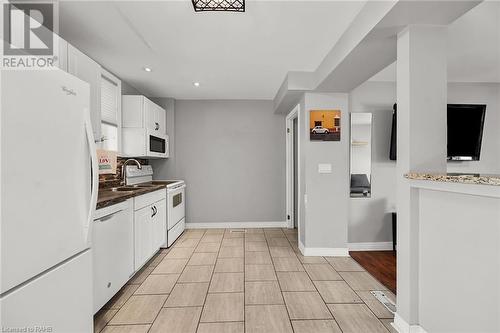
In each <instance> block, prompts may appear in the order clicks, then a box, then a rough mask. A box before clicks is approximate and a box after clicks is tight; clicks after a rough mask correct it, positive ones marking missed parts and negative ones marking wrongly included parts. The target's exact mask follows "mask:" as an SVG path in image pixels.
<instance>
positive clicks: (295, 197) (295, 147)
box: [285, 105, 300, 239]
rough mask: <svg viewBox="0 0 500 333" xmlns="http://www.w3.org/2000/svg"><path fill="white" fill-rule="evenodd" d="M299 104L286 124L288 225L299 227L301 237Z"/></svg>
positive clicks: (288, 116)
mask: <svg viewBox="0 0 500 333" xmlns="http://www.w3.org/2000/svg"><path fill="white" fill-rule="evenodd" d="M299 108H300V106H299V105H297V106H296V107H295V108H294V109H293V110H292V111H291V112H290V113H289V114H288V115H287V116H286V118H285V125H286V218H287V227H288V228H290V229H297V230H298V233H299V234H298V236H299V239H300V218H299V217H300V200H299V193H300V181H299V177H300V176H299V175H300V170H299V169H300V163H299V161H300V135H299V129H300V120H299Z"/></svg>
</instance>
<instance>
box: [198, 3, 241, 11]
mask: <svg viewBox="0 0 500 333" xmlns="http://www.w3.org/2000/svg"><path fill="white" fill-rule="evenodd" d="M191 1H192V2H193V7H194V11H195V12H203V11H219V12H244V11H245V0H191Z"/></svg>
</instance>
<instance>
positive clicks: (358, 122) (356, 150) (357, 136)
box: [350, 113, 372, 198]
mask: <svg viewBox="0 0 500 333" xmlns="http://www.w3.org/2000/svg"><path fill="white" fill-rule="evenodd" d="M371 171H372V114H371V113H351V172H350V175H351V197H353V198H369V197H370V196H371V192H372V191H371V183H372V179H371V178H372V177H371Z"/></svg>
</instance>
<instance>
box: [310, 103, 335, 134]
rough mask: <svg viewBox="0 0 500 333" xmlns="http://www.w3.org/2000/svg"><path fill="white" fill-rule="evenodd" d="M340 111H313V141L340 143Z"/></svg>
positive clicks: (311, 119) (311, 126) (311, 132)
mask: <svg viewBox="0 0 500 333" xmlns="http://www.w3.org/2000/svg"><path fill="white" fill-rule="evenodd" d="M340 115H341V112H340V110H311V111H310V112H309V139H310V140H311V141H340V127H341V126H340Z"/></svg>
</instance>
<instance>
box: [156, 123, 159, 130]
mask: <svg viewBox="0 0 500 333" xmlns="http://www.w3.org/2000/svg"><path fill="white" fill-rule="evenodd" d="M159 129H160V124H158V123H155V131H157V130H159Z"/></svg>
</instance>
